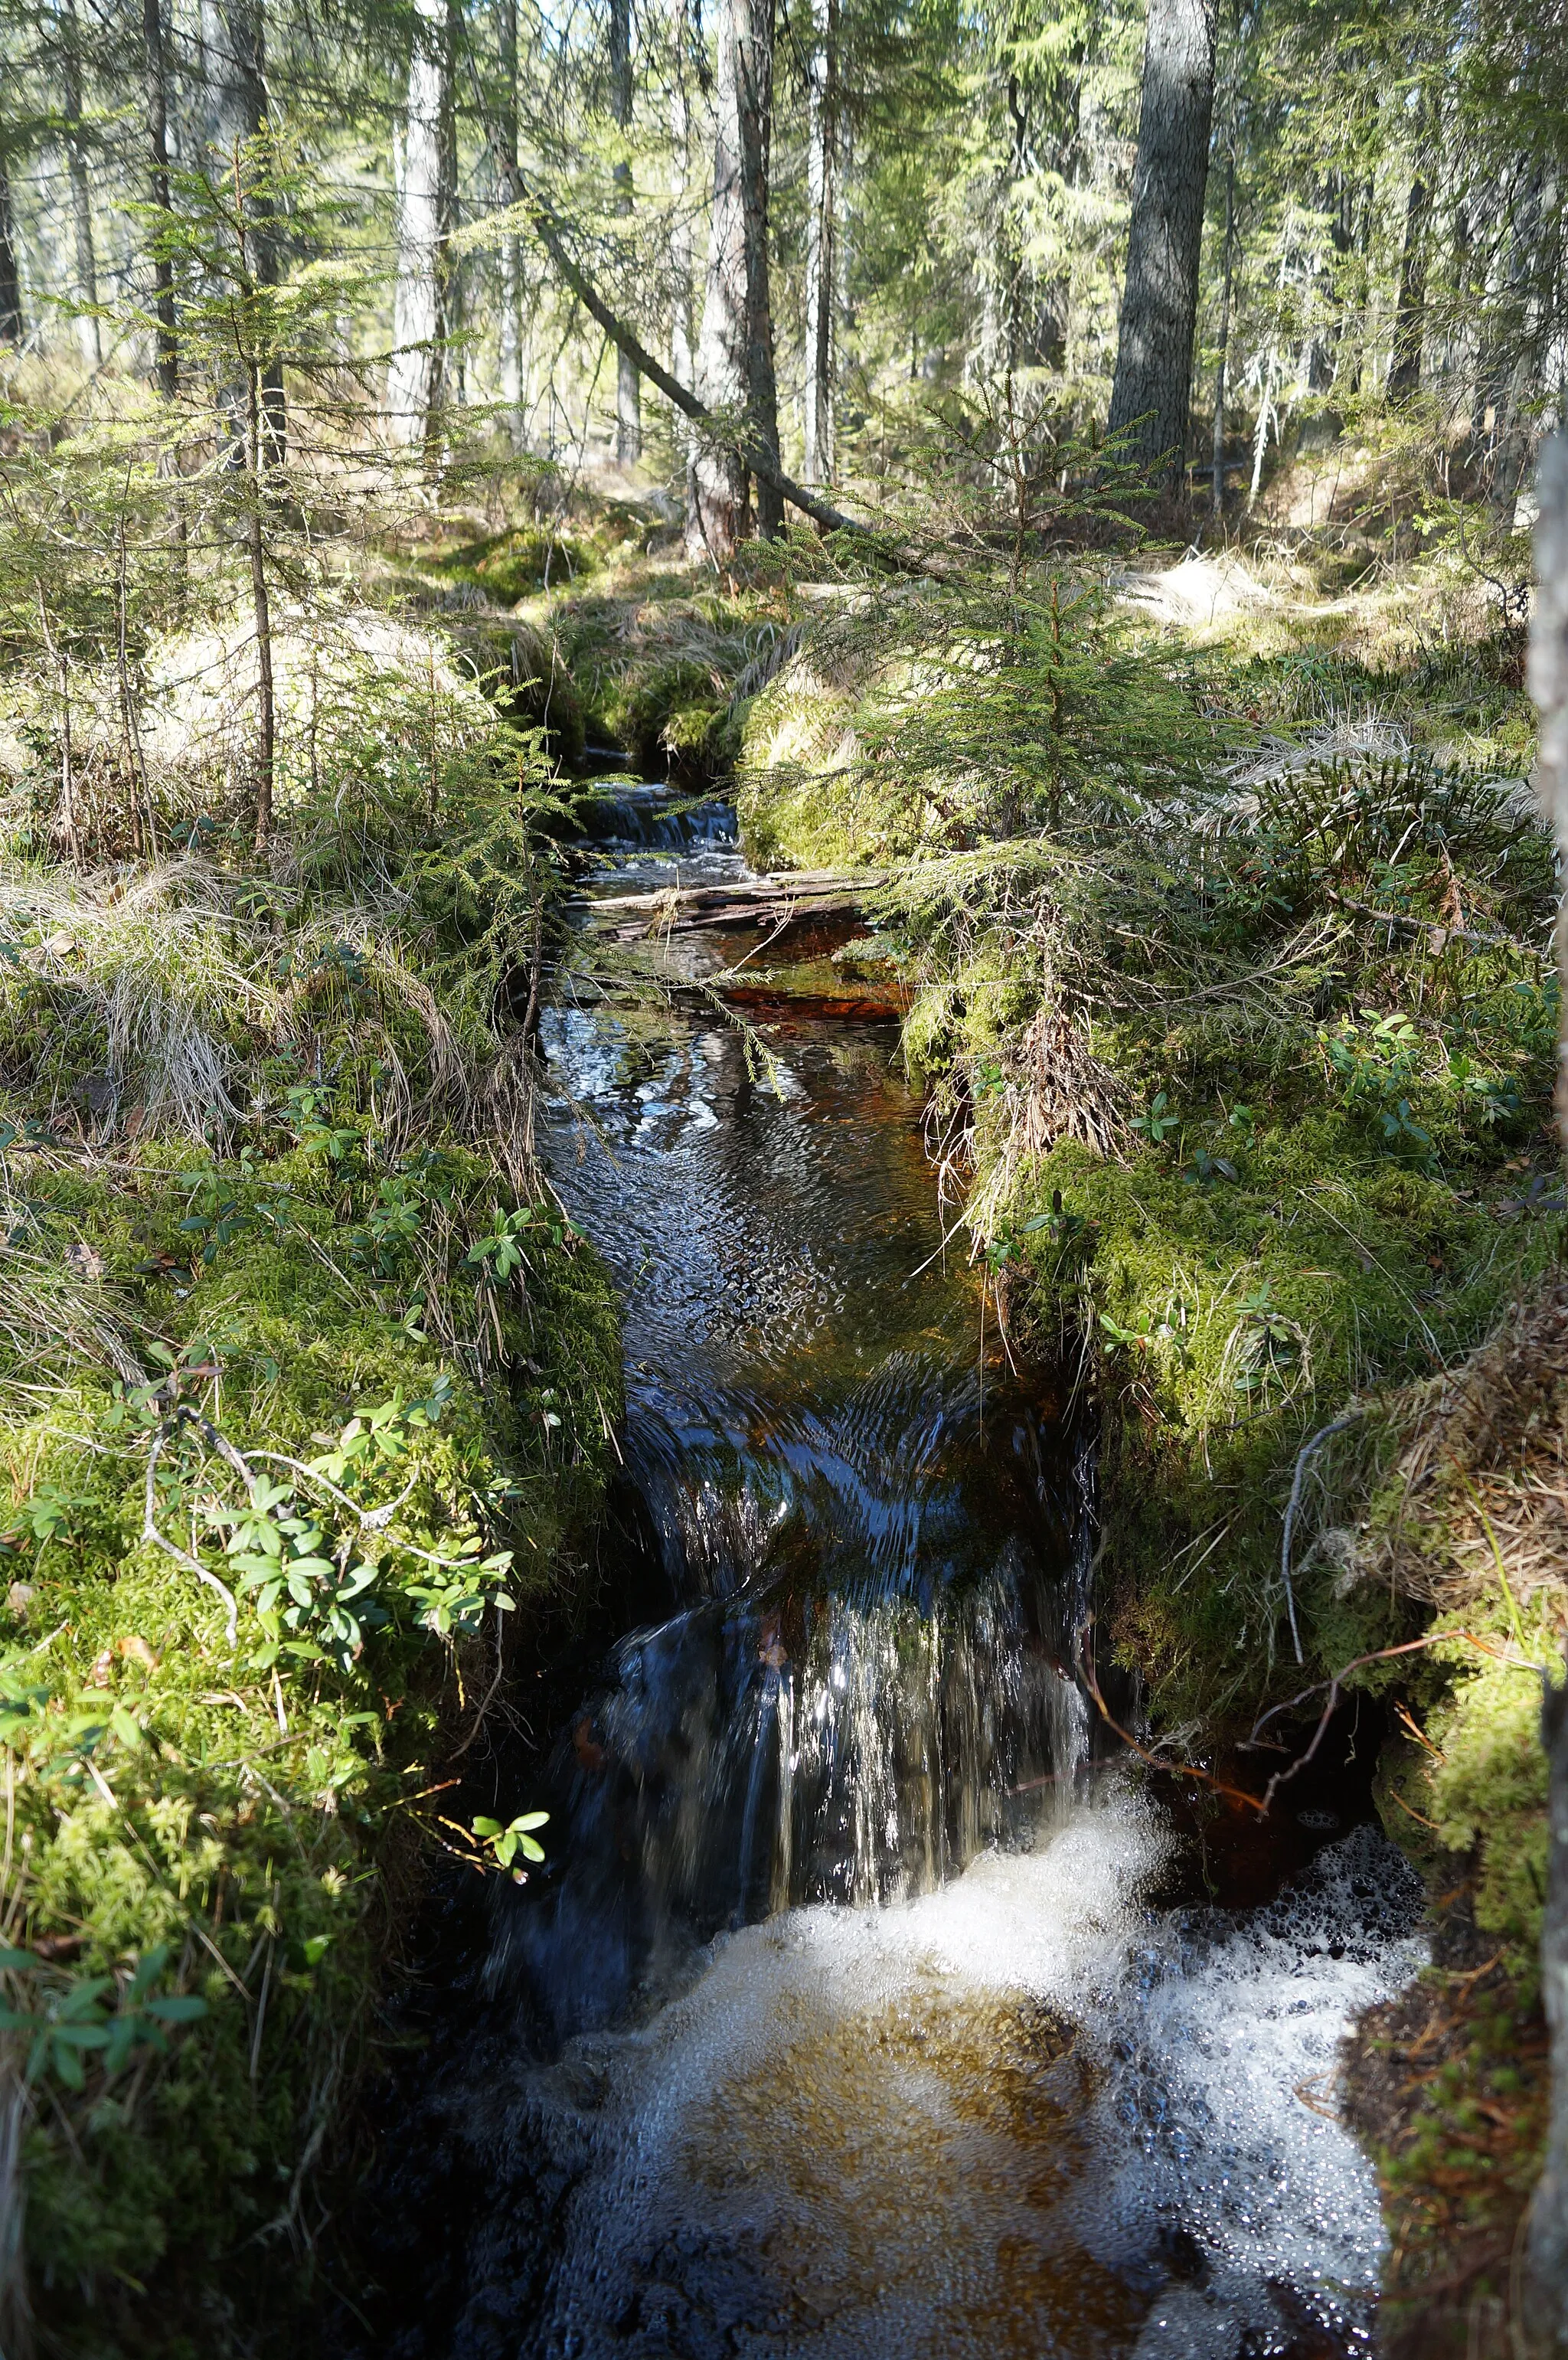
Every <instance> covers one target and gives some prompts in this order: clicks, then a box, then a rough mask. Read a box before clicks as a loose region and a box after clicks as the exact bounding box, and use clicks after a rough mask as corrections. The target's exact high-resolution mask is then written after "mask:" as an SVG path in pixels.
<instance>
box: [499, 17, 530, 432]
mask: <svg viewBox="0 0 1568 2360" xmlns="http://www.w3.org/2000/svg"><path fill="white" fill-rule="evenodd" d="M498 18H499V22H498V31H499V36H500V43H499V46H500V51H501V104H500V106H499V108H498V109H497V112H496V118H495V126H494V129H493V132H492V135H491V136H492V138H493V139H494V140H495V142H497V143H498V145H499V151H500V152H499V154H498V155H497V156H496V158H495V166H496V178H497V180H499V181H500V184H501V201H502V202H503V203H504V204H510V203H512V202H514V196H513V191H515V189H516V187H517V0H500V5H499V10H498ZM500 341H501V402H502V407H503V410H504V411H505V413H506V436H507V440H508V441H509V442H510V443H511V445H512V448H513V450H514V451H520V450H521V449H522V447H523V242H522V239H521V238H520V237H509V238H507V239H506V241H505V243H504V244H503V246H502V247H501V338H500Z"/></svg>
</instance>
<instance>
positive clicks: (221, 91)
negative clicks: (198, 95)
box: [201, 0, 289, 467]
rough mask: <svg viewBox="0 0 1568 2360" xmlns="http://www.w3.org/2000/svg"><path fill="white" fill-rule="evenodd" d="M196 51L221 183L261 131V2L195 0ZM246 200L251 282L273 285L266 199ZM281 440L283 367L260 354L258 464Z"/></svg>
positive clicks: (259, 195) (284, 438) (285, 425)
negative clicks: (204, 75) (199, 56)
mask: <svg viewBox="0 0 1568 2360" xmlns="http://www.w3.org/2000/svg"><path fill="white" fill-rule="evenodd" d="M201 49H202V54H203V57H204V58H205V60H206V67H207V124H206V130H207V143H208V146H209V147H210V149H211V150H212V159H213V164H212V169H213V175H214V178H221V179H227V178H228V177H229V176H230V175H231V174H232V173H233V171H234V158H235V157H236V156H238V155H240V154H241V151H242V150H243V149H245V148H246V147H249V145H250V143H251V142H252V141H253V140H255V139H258V138H259V137H260V136H261V134H262V132H263V131H264V130H265V128H266V126H267V33H266V26H265V20H264V18H263V16H262V6H261V0H201ZM247 203H248V243H249V246H250V252H251V256H252V267H253V268H254V272H255V277H256V284H257V285H258V286H260V287H276V286H277V285H278V266H279V257H278V225H277V222H276V219H275V216H274V209H273V205H272V202H271V199H270V197H269V196H268V195H267V193H266V192H265V191H256V192H255V193H253V194H250V195H249V196H248V199H247ZM240 431H243V430H240ZM288 443H289V414H288V406H287V400H286V397H285V394H284V388H283V362H282V358H281V356H280V355H278V354H277V353H274V352H271V351H268V352H267V353H266V354H265V355H264V356H263V358H262V362H261V453H262V464H264V465H265V466H267V467H280V466H281V465H282V464H283V462H284V459H285V457H286V456H287V453H288Z"/></svg>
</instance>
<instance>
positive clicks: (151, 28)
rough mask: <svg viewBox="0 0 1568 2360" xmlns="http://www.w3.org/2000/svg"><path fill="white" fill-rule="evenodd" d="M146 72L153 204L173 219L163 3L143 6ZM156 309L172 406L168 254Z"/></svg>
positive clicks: (160, 269)
mask: <svg viewBox="0 0 1568 2360" xmlns="http://www.w3.org/2000/svg"><path fill="white" fill-rule="evenodd" d="M142 71H143V75H144V91H145V103H146V107H147V156H148V161H149V163H150V165H151V168H152V201H153V203H154V205H155V206H156V207H157V208H158V212H159V213H164V214H167V215H169V216H170V217H172V213H173V206H172V204H171V203H170V202H169V86H168V82H167V81H166V79H165V73H164V62H163V17H162V14H161V0H142ZM153 308H154V311H155V313H156V316H157V319H158V390H159V392H160V393H161V394H162V395H163V398H164V399H165V400H166V401H172V400H173V399H174V396H175V394H176V392H177V391H178V390H179V386H180V344H179V338H178V331H177V322H176V318H175V311H174V265H173V263H172V261H171V260H170V258H169V256H168V255H167V254H159V255H158V256H157V257H155V259H154V262H153Z"/></svg>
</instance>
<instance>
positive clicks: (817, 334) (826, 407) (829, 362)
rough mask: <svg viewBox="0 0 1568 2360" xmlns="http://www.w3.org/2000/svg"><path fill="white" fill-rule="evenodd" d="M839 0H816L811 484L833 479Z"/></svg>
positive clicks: (809, 295) (809, 275)
mask: <svg viewBox="0 0 1568 2360" xmlns="http://www.w3.org/2000/svg"><path fill="white" fill-rule="evenodd" d="M838 20H839V0H811V27H812V32H813V35H814V45H813V49H812V55H811V121H810V131H809V138H808V145H807V151H806V399H805V410H806V456H805V465H804V470H803V472H804V474H805V478H806V481H807V483H808V484H831V483H832V481H833V374H834V370H833V363H834V352H833V346H834V342H835V339H834V336H833V324H834V312H835V310H836V308H837V296H838V284H837V279H838V273H837V268H836V255H835V247H836V246H837V242H838V241H837V229H838V191H837V180H838V172H837V164H838V117H839V88H838Z"/></svg>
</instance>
